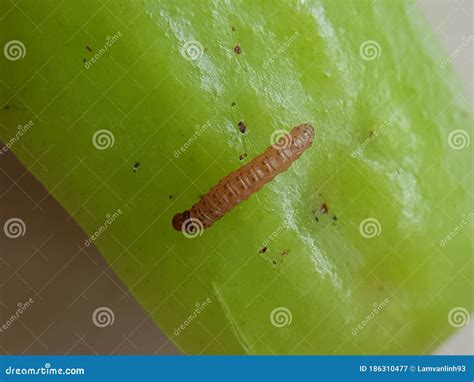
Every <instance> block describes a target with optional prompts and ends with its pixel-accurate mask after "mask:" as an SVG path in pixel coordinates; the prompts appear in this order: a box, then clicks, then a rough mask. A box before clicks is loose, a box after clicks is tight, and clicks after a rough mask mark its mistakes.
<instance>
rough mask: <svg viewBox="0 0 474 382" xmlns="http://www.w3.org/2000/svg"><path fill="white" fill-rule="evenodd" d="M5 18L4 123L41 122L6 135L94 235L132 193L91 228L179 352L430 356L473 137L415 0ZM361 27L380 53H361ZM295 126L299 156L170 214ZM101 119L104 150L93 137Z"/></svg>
mask: <svg viewBox="0 0 474 382" xmlns="http://www.w3.org/2000/svg"><path fill="white" fill-rule="evenodd" d="M2 3H5V4H4V5H6V7H3V8H4V9H8V10H9V9H10V8H12V7H11V6H10V5H8V1H5V0H2ZM0 31H1V36H2V43H3V44H5V43H7V42H8V41H10V40H20V41H22V42H23V43H24V45H25V47H26V55H25V56H24V57H23V58H22V59H19V60H16V61H10V60H7V59H5V57H2V59H1V60H0V70H1V73H2V78H1V79H2V81H3V82H2V83H1V84H0V85H1V89H2V90H1V97H0V98H1V103H0V106H1V107H2V109H1V110H0V118H1V123H2V125H3V128H1V129H0V139H1V140H2V141H3V142H10V140H11V139H12V137H14V136H15V134H16V132H17V125H18V124H22V125H24V124H26V123H27V122H28V121H30V120H31V121H32V122H33V123H34V125H33V126H32V127H31V128H30V129H29V130H28V131H27V132H26V133H25V134H23V135H22V136H21V138H20V140H19V141H18V142H16V143H15V144H14V145H12V146H11V150H12V151H13V152H14V153H15V155H16V156H17V157H18V158H19V159H20V160H21V161H22V162H23V163H24V164H25V165H26V166H27V168H28V169H29V170H30V171H31V173H32V174H34V176H36V177H37V178H38V179H39V180H40V181H41V182H42V183H43V184H44V185H45V187H46V188H47V189H48V190H49V191H50V192H51V194H52V195H53V196H54V197H55V198H56V199H57V200H58V201H59V202H60V203H61V204H62V205H63V206H64V208H65V209H66V210H67V211H68V212H69V213H70V214H72V216H73V217H74V218H75V219H76V221H77V222H78V223H79V224H80V225H81V227H82V228H83V229H84V231H85V232H86V233H87V235H92V234H93V233H94V232H96V231H97V230H98V229H99V228H100V227H101V225H104V222H105V220H106V214H107V213H109V214H112V213H114V212H115V211H117V210H118V209H120V210H121V211H122V214H121V215H120V217H119V218H117V219H116V220H115V221H114V222H113V223H112V224H110V225H109V226H107V229H106V230H105V231H103V232H102V233H101V234H100V235H98V237H97V238H96V239H95V240H94V245H96V246H97V248H98V249H99V250H100V251H101V252H102V254H103V255H104V257H105V258H106V259H107V261H108V262H109V264H110V266H111V267H112V269H113V270H114V271H115V272H116V273H117V274H118V275H119V277H120V278H121V280H122V281H123V282H124V283H125V284H126V285H127V286H128V288H129V289H130V291H131V293H132V294H133V296H134V297H135V298H136V299H137V300H138V301H139V302H140V304H141V305H142V306H143V307H144V308H145V310H146V311H147V312H148V313H149V314H150V315H151V317H152V318H153V320H154V321H155V322H156V323H157V324H158V325H159V326H160V327H161V328H162V329H163V330H164V331H165V332H166V333H167V334H168V335H169V337H170V338H171V340H172V341H173V342H175V343H176V344H177V345H178V346H179V347H180V348H181V349H182V350H183V352H185V353H188V354H216V353H217V354H241V353H248V354H307V353H308V354H360V353H362V354H371V353H373V354H420V353H430V352H432V351H433V350H434V349H435V348H436V346H438V345H439V343H440V341H442V340H443V339H445V338H446V337H447V336H448V335H449V334H451V333H452V332H453V331H454V330H455V328H454V327H453V326H451V325H449V323H448V313H449V311H450V310H451V309H453V308H454V307H464V308H465V309H467V310H468V311H471V310H472V309H473V300H472V285H471V280H472V251H471V243H470V238H469V237H470V234H472V223H469V224H468V226H466V227H464V229H462V230H461V231H460V232H459V233H458V234H456V235H455V236H454V238H452V240H449V241H448V242H447V244H446V245H444V246H443V245H440V241H441V240H442V239H443V238H445V237H446V236H447V235H448V234H449V233H450V232H451V231H453V230H454V228H455V227H456V226H457V225H459V223H460V221H461V220H462V218H463V215H464V216H465V215H467V214H469V213H470V212H471V202H470V198H469V194H470V191H469V190H470V188H471V187H472V175H471V174H472V173H471V171H472V160H471V154H472V152H471V150H470V146H469V147H467V148H464V149H461V150H454V149H452V148H451V147H450V146H449V144H448V136H449V134H450V132H452V131H454V130H456V129H468V127H469V126H472V122H473V120H472V117H471V115H470V111H469V106H468V103H467V102H466V100H465V99H464V98H463V95H462V87H461V85H460V83H459V82H458V80H457V79H456V77H455V76H454V74H453V70H452V69H451V68H450V67H447V68H445V69H444V68H441V66H440V63H442V62H443V61H444V60H446V57H447V55H446V54H445V53H443V52H442V50H441V49H440V47H439V43H438V42H437V41H436V39H435V37H434V34H433V32H432V30H431V28H430V27H429V26H428V24H427V23H426V21H425V20H424V19H423V17H422V16H421V13H420V11H419V10H418V8H417V6H416V4H414V3H410V2H408V3H407V2H404V1H350V2H349V1H342V0H339V1H329V0H328V1H306V2H302V1H288V2H282V3H277V4H275V3H273V2H270V1H232V2H224V1H210V0H202V1H199V2H195V1H183V0H180V1H176V2H171V1H159V0H156V1H151V0H150V1H145V0H140V1H138V0H135V1H128V0H127V1H125V0H114V1H112V0H102V1H101V2H96V1H92V0H75V1H68V2H63V3H60V2H57V1H50V0H43V1H41V2H38V1H34V0H26V1H22V2H21V3H19V4H18V7H13V8H12V9H11V11H10V12H9V13H8V14H6V15H5V17H4V19H3V20H2V23H1V25H0ZM119 32H120V33H119ZM107 36H109V37H111V39H112V38H114V39H115V37H113V36H119V38H118V39H116V41H115V40H113V43H112V44H111V46H108V47H107V50H106V51H102V52H101V48H102V49H105V46H106V43H107V41H109V42H110V41H111V40H107ZM193 40H195V41H198V42H199V43H200V44H202V47H203V48H204V49H203V52H202V55H201V57H199V58H198V59H196V60H188V59H186V58H185V57H184V54H183V51H182V46H183V44H185V43H186V42H187V41H193ZM367 40H375V41H376V42H377V43H378V44H379V46H380V49H381V50H380V56H379V57H378V58H375V59H373V60H364V59H363V58H362V57H361V55H360V52H359V48H360V46H361V44H362V43H363V42H365V41H367ZM237 44H239V45H240V48H241V53H240V54H236V53H235V52H234V47H235V46H236V45H237ZM87 46H89V47H90V48H91V49H92V51H91V52H90V51H89V50H88V49H87V48H86V47H87ZM96 54H98V55H99V58H98V59H96V60H95V62H92V61H91V59H92V57H93V56H94V55H96ZM84 60H85V62H84ZM91 62H92V63H91ZM86 65H87V66H88V68H86ZM233 102H235V105H234V106H232V103H233ZM241 120H242V121H245V124H246V125H247V132H246V133H245V134H242V133H241V132H240V131H239V130H238V128H237V124H238V122H239V121H241ZM206 123H208V126H209V127H207V128H203V131H202V133H201V134H197V133H196V126H202V125H204V124H206ZM301 123H311V124H313V126H314V127H315V131H316V134H315V140H314V143H313V146H312V147H311V148H310V149H308V150H307V151H306V152H305V153H304V155H303V156H302V157H301V158H300V159H299V160H298V161H296V162H295V163H294V164H293V166H292V167H291V168H290V169H289V170H288V171H287V172H285V173H284V174H282V175H280V176H279V177H277V178H276V179H275V180H274V181H273V182H271V183H270V184H268V185H267V186H266V187H264V188H263V189H262V190H261V191H259V192H258V194H256V195H254V196H253V197H251V198H250V199H249V200H248V201H246V202H244V203H242V204H240V205H239V206H238V207H236V208H235V209H234V210H232V211H231V212H230V213H228V214H227V215H226V216H225V217H224V218H223V219H221V220H220V221H219V222H218V223H216V224H214V225H213V226H212V227H211V228H210V229H208V230H205V232H204V233H203V234H202V235H201V236H198V237H197V238H194V239H187V238H185V237H184V236H183V235H182V234H180V233H179V232H176V231H174V230H173V229H172V227H171V219H172V217H173V215H174V214H175V213H177V212H181V211H183V210H185V209H187V208H189V207H191V206H192V205H193V204H194V203H195V202H196V201H197V200H198V198H199V196H200V195H202V194H204V193H206V192H207V191H208V189H209V188H210V187H211V186H213V185H214V184H215V183H216V182H217V181H218V180H219V179H220V178H222V177H223V176H225V175H226V174H228V173H229V172H230V171H233V170H235V169H237V168H238V167H239V166H241V165H242V164H243V162H245V161H246V160H249V159H251V158H253V157H254V156H256V155H258V154H260V153H261V152H262V151H263V150H264V149H265V148H266V147H267V146H268V145H269V144H270V137H271V135H272V133H273V132H274V131H275V130H277V129H290V128H291V127H293V126H295V125H297V124H301ZM381 125H382V128H380V126H381ZM99 129H107V130H110V131H111V132H112V133H113V135H114V145H113V146H112V147H110V148H108V149H106V150H98V149H96V148H95V147H94V145H93V144H92V137H93V135H94V133H95V132H96V131H97V130H99ZM374 130H376V132H377V135H376V136H375V137H374V138H373V139H371V140H370V142H369V143H368V144H366V145H365V146H364V149H363V151H362V153H361V154H360V155H359V156H356V157H353V156H351V153H352V152H353V151H354V150H357V148H358V147H361V145H363V144H364V142H367V139H368V138H369V137H371V134H372V137H373V132H374ZM371 132H372V133H371ZM378 132H380V133H378ZM190 138H193V139H192V140H191V141H190V142H189V145H186V149H185V150H184V152H183V153H181V154H180V155H175V152H176V151H177V150H179V149H180V147H181V146H183V145H185V143H187V142H188V140H190ZM244 152H246V153H247V154H248V156H247V158H246V159H245V160H244V161H241V160H239V155H240V154H242V153H244ZM0 156H1V154H0ZM176 156H177V157H178V158H176ZM137 162H139V163H140V166H139V167H138V169H135V171H134V169H133V166H134V164H135V163H137ZM323 203H326V204H327V207H328V213H327V214H320V215H319V216H318V219H319V221H317V220H316V219H315V211H316V213H317V211H319V209H320V207H321V205H322V204H323ZM334 215H335V216H336V218H337V220H334V218H333V216H334ZM366 218H374V219H377V221H378V222H379V223H380V227H381V232H379V233H380V234H379V235H378V236H375V237H373V238H371V239H368V238H365V237H363V236H362V235H361V234H360V231H359V225H360V223H361V221H363V220H364V219H366ZM265 240H266V242H265ZM81 244H82V243H81ZM265 244H266V246H267V247H268V250H267V252H265V253H259V249H260V248H262V246H264V245H265ZM284 251H288V254H287V255H286V256H285V255H282V253H283V252H284ZM274 261H275V262H276V264H274ZM85 277H86V276H85ZM51 287H54V283H53V284H52V285H51ZM208 298H209V300H210V303H206V304H205V305H206V306H205V307H203V308H202V309H199V312H198V311H197V310H195V308H196V305H195V304H196V303H203V302H205V301H206V300H207V299H208ZM385 299H387V300H385ZM387 301H388V303H387ZM374 304H379V305H377V306H378V307H379V308H374ZM380 304H381V305H380ZM277 307H285V308H286V309H288V310H289V311H290V312H291V323H290V324H289V325H286V326H282V327H277V326H275V325H273V324H272V322H271V320H270V317H271V312H272V311H273V310H274V309H275V308H277ZM119 314H120V313H119V312H116V315H119ZM190 316H191V317H190ZM181 325H182V327H181V329H180V330H178V328H180V326H181ZM183 327H184V329H183ZM360 328H362V329H360ZM354 333H355V334H354Z"/></svg>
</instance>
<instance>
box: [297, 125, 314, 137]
mask: <svg viewBox="0 0 474 382" xmlns="http://www.w3.org/2000/svg"><path fill="white" fill-rule="evenodd" d="M295 130H296V131H297V132H298V134H299V135H305V136H306V137H305V138H306V140H307V141H309V142H312V141H313V138H314V128H313V126H311V125H310V124H309V123H304V124H302V125H299V126H296V127H295Z"/></svg>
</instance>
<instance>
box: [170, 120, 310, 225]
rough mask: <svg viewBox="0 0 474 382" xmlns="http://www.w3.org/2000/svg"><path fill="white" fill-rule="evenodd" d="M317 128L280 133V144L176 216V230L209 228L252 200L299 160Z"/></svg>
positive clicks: (303, 126)
mask: <svg viewBox="0 0 474 382" xmlns="http://www.w3.org/2000/svg"><path fill="white" fill-rule="evenodd" d="M313 137H314V129H313V127H312V126H311V125H309V124H303V125H299V126H296V127H294V128H293V129H292V130H291V132H290V133H286V134H284V135H283V136H282V135H281V134H280V136H279V138H278V139H277V142H276V143H275V144H273V145H271V146H270V147H268V148H267V149H266V150H265V151H264V152H263V153H262V154H260V155H259V156H257V157H255V158H254V159H252V160H251V161H250V162H249V163H247V164H246V165H244V166H242V167H241V168H239V169H238V170H236V171H234V172H231V173H230V174H229V175H227V176H226V177H225V178H223V179H221V180H220V181H219V182H218V183H217V184H216V185H215V186H214V187H212V188H211V189H210V190H209V192H208V193H207V194H206V195H204V196H201V199H200V200H199V201H198V202H197V203H196V204H195V205H194V206H192V207H191V209H189V210H186V211H184V212H183V213H178V214H176V215H175V216H174V217H173V222H172V225H173V228H174V229H175V230H177V231H183V230H186V227H185V226H186V225H187V223H188V222H192V224H191V226H192V230H194V231H195V230H196V229H202V228H207V227H209V226H211V225H212V224H213V223H214V222H215V221H217V220H219V219H220V218H221V217H222V216H224V214H226V213H227V212H228V211H230V210H231V209H232V208H234V207H235V206H236V205H238V204H239V203H240V202H242V201H243V200H245V199H248V198H249V197H250V196H252V195H253V194H254V193H256V192H257V191H258V190H260V189H261V188H262V187H263V186H264V185H265V184H267V183H268V182H270V181H271V180H272V179H273V178H274V177H275V176H277V175H278V174H280V173H281V172H283V171H286V170H287V169H288V167H290V165H291V164H292V163H293V162H294V161H295V160H296V159H298V158H299V157H300V156H301V154H303V151H304V150H306V149H307V148H308V147H309V146H311V143H312V142H313Z"/></svg>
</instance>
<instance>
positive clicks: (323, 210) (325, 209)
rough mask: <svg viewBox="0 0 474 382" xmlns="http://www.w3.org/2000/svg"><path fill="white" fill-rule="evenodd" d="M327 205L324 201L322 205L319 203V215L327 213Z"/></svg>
mask: <svg viewBox="0 0 474 382" xmlns="http://www.w3.org/2000/svg"><path fill="white" fill-rule="evenodd" d="M328 210H329V208H328V205H327V204H326V202H324V203H323V204H322V205H321V208H320V209H319V212H321V215H324V214H327V213H328Z"/></svg>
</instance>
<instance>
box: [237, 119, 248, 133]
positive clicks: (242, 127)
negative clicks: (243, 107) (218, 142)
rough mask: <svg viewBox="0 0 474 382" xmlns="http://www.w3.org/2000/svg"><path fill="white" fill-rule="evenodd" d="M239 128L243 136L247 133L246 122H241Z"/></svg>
mask: <svg viewBox="0 0 474 382" xmlns="http://www.w3.org/2000/svg"><path fill="white" fill-rule="evenodd" d="M237 126H238V127H239V130H240V132H241V133H242V134H244V133H245V132H246V131H247V126H245V123H244V121H240V122H239V123H238V124H237Z"/></svg>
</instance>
